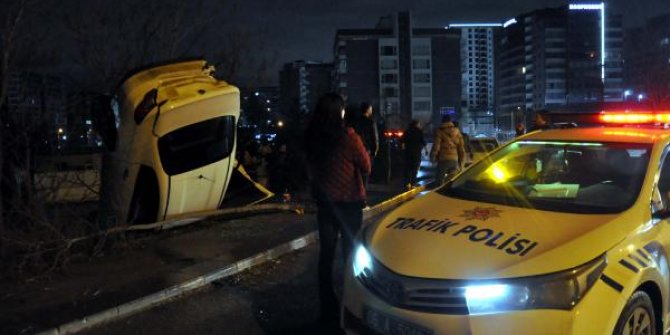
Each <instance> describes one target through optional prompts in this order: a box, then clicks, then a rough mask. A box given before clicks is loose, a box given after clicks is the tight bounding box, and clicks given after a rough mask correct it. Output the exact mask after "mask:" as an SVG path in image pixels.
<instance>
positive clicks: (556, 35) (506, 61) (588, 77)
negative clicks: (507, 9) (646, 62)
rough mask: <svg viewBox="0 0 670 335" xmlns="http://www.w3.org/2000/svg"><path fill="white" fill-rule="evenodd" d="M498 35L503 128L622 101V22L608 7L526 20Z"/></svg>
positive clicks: (575, 8) (568, 9)
mask: <svg viewBox="0 0 670 335" xmlns="http://www.w3.org/2000/svg"><path fill="white" fill-rule="evenodd" d="M514 21H515V23H514V24H509V25H507V26H506V27H504V28H503V29H502V30H500V32H499V33H498V36H497V37H496V46H497V51H498V52H497V57H496V67H497V69H498V71H497V75H496V84H497V93H496V109H497V112H498V115H497V116H498V125H499V126H500V128H503V129H512V128H513V127H514V124H516V123H518V122H528V121H529V119H530V116H531V115H532V114H533V112H534V111H537V110H542V109H547V110H550V111H569V112H581V111H595V110H597V109H598V108H601V107H602V105H603V103H607V102H617V101H621V100H622V98H623V85H622V82H623V69H622V63H623V57H622V52H621V51H622V34H621V16H620V15H616V14H612V13H610V12H608V11H606V7H605V4H604V3H597V4H571V5H568V6H564V7H559V8H546V9H541V10H536V11H533V12H530V13H526V14H522V15H520V16H518V17H516V18H515V19H514Z"/></svg>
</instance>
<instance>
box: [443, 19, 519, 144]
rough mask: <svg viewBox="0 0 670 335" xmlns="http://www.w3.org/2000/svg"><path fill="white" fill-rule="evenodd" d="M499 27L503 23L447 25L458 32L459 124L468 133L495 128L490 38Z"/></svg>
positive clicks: (490, 131) (478, 132)
mask: <svg viewBox="0 0 670 335" xmlns="http://www.w3.org/2000/svg"><path fill="white" fill-rule="evenodd" d="M508 24H509V23H508ZM502 27H503V23H454V24H450V25H449V29H456V30H459V31H460V32H461V108H462V114H463V118H462V125H461V128H462V129H463V130H465V131H466V132H467V133H470V134H480V133H488V134H493V133H494V132H495V116H494V113H495V67H494V60H495V58H494V55H495V54H494V40H493V38H494V33H495V31H496V30H498V29H500V28H502Z"/></svg>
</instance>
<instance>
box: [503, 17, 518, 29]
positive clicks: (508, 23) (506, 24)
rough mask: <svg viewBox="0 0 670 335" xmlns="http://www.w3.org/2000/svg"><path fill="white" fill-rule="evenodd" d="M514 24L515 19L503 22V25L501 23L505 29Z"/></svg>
mask: <svg viewBox="0 0 670 335" xmlns="http://www.w3.org/2000/svg"><path fill="white" fill-rule="evenodd" d="M515 23H516V19H515V18H511V19H509V20H507V21H505V23H503V28H507V27H509V26H511V25H513V24H515Z"/></svg>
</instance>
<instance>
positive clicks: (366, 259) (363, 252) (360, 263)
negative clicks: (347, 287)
mask: <svg viewBox="0 0 670 335" xmlns="http://www.w3.org/2000/svg"><path fill="white" fill-rule="evenodd" d="M351 263H352V265H353V268H354V269H353V270H354V276H355V277H358V276H360V275H361V274H364V273H365V270H368V271H370V272H372V256H371V255H370V252H368V250H367V249H365V246H364V245H363V244H360V245H358V247H356V251H354V258H353V260H352V262H351Z"/></svg>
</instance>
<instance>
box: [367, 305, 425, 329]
mask: <svg viewBox="0 0 670 335" xmlns="http://www.w3.org/2000/svg"><path fill="white" fill-rule="evenodd" d="M363 320H364V322H365V324H366V325H367V326H368V327H370V328H371V329H372V330H374V331H375V332H377V333H380V334H385V335H433V331H432V330H430V329H428V328H425V327H422V326H419V325H417V324H414V323H411V322H408V321H405V320H401V319H398V318H396V317H394V316H391V315H388V314H386V313H382V312H380V311H378V310H375V309H373V308H370V307H367V306H366V307H365V308H364V309H363Z"/></svg>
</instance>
